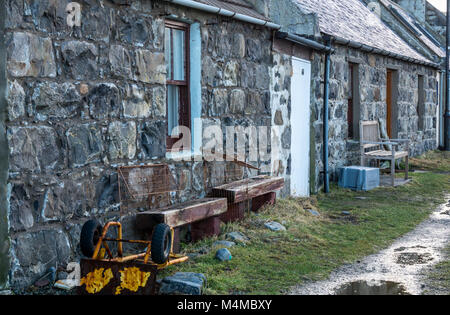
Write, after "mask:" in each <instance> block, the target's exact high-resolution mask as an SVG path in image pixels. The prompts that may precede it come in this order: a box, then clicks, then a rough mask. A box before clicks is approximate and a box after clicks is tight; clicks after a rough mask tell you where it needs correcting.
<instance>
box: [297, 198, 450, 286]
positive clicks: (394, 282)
mask: <svg viewBox="0 0 450 315" xmlns="http://www.w3.org/2000/svg"><path fill="white" fill-rule="evenodd" d="M448 197H450V196H448ZM447 212H450V204H448V201H447V202H446V203H445V204H442V205H441V206H439V207H438V208H437V209H435V211H434V212H433V213H432V214H431V215H430V217H429V218H428V219H427V220H425V221H424V222H422V223H421V224H419V225H418V226H417V227H416V229H414V230H413V231H411V232H409V233H407V234H406V235H404V236H402V237H400V238H399V239H397V240H396V241H395V242H394V243H393V244H392V245H391V246H390V247H388V248H385V249H383V250H381V251H379V252H378V253H375V254H373V255H370V256H367V257H365V258H364V259H362V260H359V261H358V262H355V263H352V264H347V265H343V266H341V267H340V268H338V269H336V270H335V271H333V272H332V273H331V275H330V276H329V278H328V279H327V280H323V281H316V282H314V281H311V282H306V283H303V284H301V285H298V286H296V287H293V288H291V289H290V292H289V293H290V294H293V295H330V294H331V295H333V294H339V295H365V294H371V295H372V294H373V295H376V294H386V295H388V294H389V295H401V294H413V295H418V294H421V293H422V292H423V283H424V282H423V277H424V272H426V270H428V268H429V267H431V266H432V265H434V264H436V263H438V262H440V261H442V260H443V259H444V256H443V254H442V249H443V248H444V247H445V246H447V244H448V242H449V241H450V215H447V214H446V213H447ZM444 213H445V214H444ZM330 220H333V218H330ZM347 220H348V217H347ZM333 221H335V222H345V221H344V220H343V218H340V217H337V216H336V218H334V220H333ZM347 222H349V221H347ZM347 222H345V223H347ZM350 222H351V221H350Z"/></svg>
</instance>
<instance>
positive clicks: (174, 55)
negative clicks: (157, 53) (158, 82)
mask: <svg viewBox="0 0 450 315" xmlns="http://www.w3.org/2000/svg"><path fill="white" fill-rule="evenodd" d="M165 60H166V69H167V82H166V83H167V135H168V137H167V149H168V151H171V149H172V147H173V145H174V143H176V142H177V141H178V140H180V135H179V134H178V133H174V132H173V131H174V128H176V127H178V126H184V127H187V128H189V129H190V128H191V111H190V96H189V94H190V93H189V25H187V24H184V23H180V22H176V21H166V28H165Z"/></svg>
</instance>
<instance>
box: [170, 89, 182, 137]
mask: <svg viewBox="0 0 450 315" xmlns="http://www.w3.org/2000/svg"><path fill="white" fill-rule="evenodd" d="M179 108H180V89H179V87H178V86H176V85H168V86H167V120H168V129H169V136H178V134H174V135H172V130H173V128H175V127H177V126H178V124H179V123H178V122H179Z"/></svg>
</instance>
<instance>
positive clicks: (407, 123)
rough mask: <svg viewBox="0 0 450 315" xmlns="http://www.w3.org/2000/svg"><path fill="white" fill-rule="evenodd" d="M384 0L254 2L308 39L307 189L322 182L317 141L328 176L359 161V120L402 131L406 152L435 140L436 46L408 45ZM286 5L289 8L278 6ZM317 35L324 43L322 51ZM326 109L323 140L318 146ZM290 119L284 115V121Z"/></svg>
mask: <svg viewBox="0 0 450 315" xmlns="http://www.w3.org/2000/svg"><path fill="white" fill-rule="evenodd" d="M256 2H257V1H253V3H256ZM388 2H389V1H383V0H380V1H359V0H345V1H337V0H291V1H267V2H264V3H260V5H259V6H256V7H257V8H258V10H259V11H260V12H261V13H263V12H265V13H266V14H267V16H269V17H270V18H271V19H272V20H273V21H274V22H275V23H278V24H281V25H282V29H281V30H280V31H281V32H283V33H284V34H280V35H281V37H283V38H285V39H287V40H291V41H294V42H297V43H303V44H304V45H308V46H310V47H315V49H313V50H312V54H311V55H310V56H309V62H310V64H311V69H312V71H311V109H310V112H311V125H312V129H313V132H312V135H313V136H312V137H311V185H312V187H311V189H312V190H313V191H314V190H315V191H317V190H318V189H319V188H320V187H321V185H322V183H323V179H324V176H323V173H324V170H325V165H324V149H328V154H326V153H325V155H327V156H328V173H329V175H330V177H331V179H333V178H336V176H335V172H336V170H337V169H338V168H339V167H341V166H345V165H355V164H356V165H359V158H360V153H359V142H358V140H359V138H358V137H359V135H358V134H359V123H360V121H362V120H379V121H380V123H381V125H382V126H384V129H386V133H387V134H388V136H389V137H391V138H402V139H409V140H410V141H411V146H410V154H411V155H413V156H415V155H419V154H422V153H424V152H425V151H428V150H432V149H436V148H437V146H438V144H437V142H438V141H437V139H438V132H437V126H438V115H437V112H438V90H437V82H438V77H439V69H440V66H439V64H438V63H439V62H440V57H441V49H440V48H439V47H437V46H436V45H433V44H432V43H429V41H427V43H424V42H421V41H417V39H415V40H416V42H415V44H416V45H411V44H410V43H409V42H407V41H406V40H405V39H404V38H402V36H400V35H399V34H398V33H399V32H404V26H402V27H400V26H398V24H399V23H400V22H399V21H398V20H397V19H396V20H394V19H393V18H392V17H391V18H392V19H391V22H392V26H388V25H389V24H386V23H385V22H383V21H382V13H384V14H383V18H386V12H384V10H385V8H384V7H383V5H388V6H389V4H390V3H388ZM255 5H256V4H255ZM287 12H289V13H290V14H283V13H287ZM297 21H300V22H298V23H297ZM407 35H408V34H407ZM311 40H313V41H315V44H314V43H311V42H310V41H311ZM317 42H320V43H322V45H325V46H326V47H328V52H327V49H325V48H326V47H325V48H324V47H321V46H319V45H317ZM331 49H332V50H333V51H332V52H330V50H331ZM328 53H331V56H330V59H331V60H330V74H329V78H328V83H329V108H328V111H327V112H326V113H325V112H324V99H323V98H324V82H325V81H326V80H325V77H324V73H325V64H326V55H327V54H328ZM293 98H294V96H291V102H294V99H293ZM325 114H326V115H325ZM327 116H328V117H329V119H328V128H329V130H328V141H326V146H324V138H325V137H324V120H327ZM293 120H294V119H293V118H292V117H291V123H292V122H293ZM292 149H293V148H292Z"/></svg>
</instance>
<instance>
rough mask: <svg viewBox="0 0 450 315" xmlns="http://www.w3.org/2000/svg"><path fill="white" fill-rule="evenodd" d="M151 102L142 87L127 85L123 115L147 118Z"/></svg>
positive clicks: (149, 113)
mask: <svg viewBox="0 0 450 315" xmlns="http://www.w3.org/2000/svg"><path fill="white" fill-rule="evenodd" d="M151 114H152V104H151V102H150V100H149V97H148V96H147V95H145V91H144V89H143V88H142V89H140V88H139V87H138V86H137V85H135V84H133V85H131V86H129V87H128V91H127V99H126V100H125V101H124V102H123V115H124V116H125V117H126V118H149V117H150V116H151Z"/></svg>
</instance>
